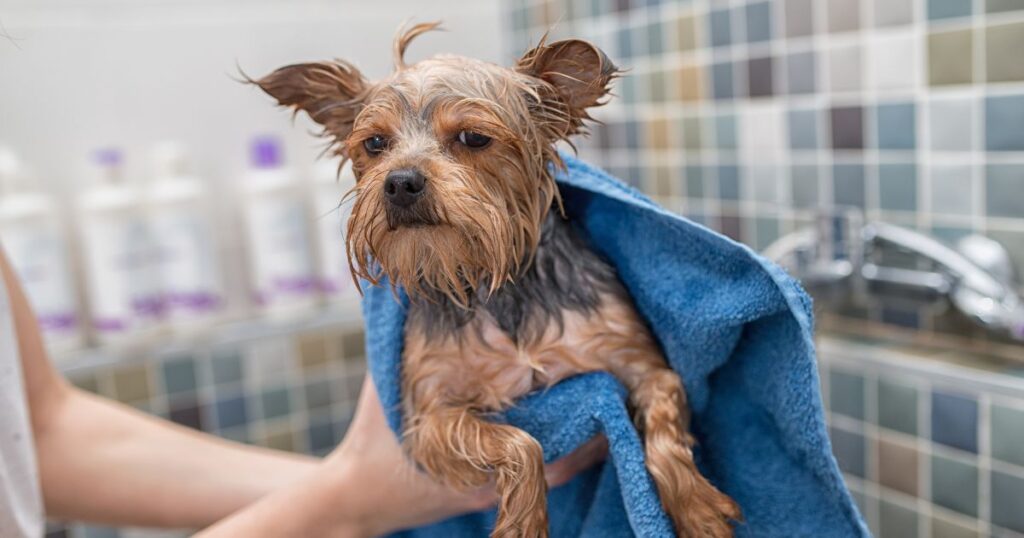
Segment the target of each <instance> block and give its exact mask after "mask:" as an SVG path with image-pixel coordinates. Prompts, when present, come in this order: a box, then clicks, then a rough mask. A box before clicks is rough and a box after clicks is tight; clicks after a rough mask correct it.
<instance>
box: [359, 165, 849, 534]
mask: <svg viewBox="0 0 1024 538" xmlns="http://www.w3.org/2000/svg"><path fill="white" fill-rule="evenodd" d="M563 158H564V160H565V163H566V169H565V170H564V171H560V172H559V173H558V174H557V178H556V179H557V181H558V185H559V187H560V189H561V192H562V198H563V200H564V204H565V210H566V212H567V214H568V215H569V218H570V219H571V220H572V221H573V222H574V223H575V225H576V226H577V227H578V229H579V230H580V231H581V233H583V234H584V235H585V236H586V237H587V238H588V239H589V241H590V244H591V245H592V248H594V249H595V250H597V251H598V252H599V253H600V254H601V255H603V256H604V257H605V258H607V259H608V260H609V261H610V262H611V263H612V264H613V265H615V267H616V268H617V269H618V272H619V277H620V279H621V280H622V282H623V283H624V284H625V286H626V288H627V289H628V290H629V292H630V294H631V295H632V297H633V300H634V302H635V304H636V306H637V309H638V310H639V312H640V314H641V315H642V316H643V317H644V318H645V319H646V320H647V322H648V323H649V324H650V327H651V330H652V331H653V333H654V335H655V337H656V338H657V339H658V341H659V343H660V344H661V347H662V349H663V350H664V352H665V355H666V357H667V358H668V360H669V363H670V364H671V366H672V368H674V369H675V370H676V371H677V372H679V374H680V375H681V376H682V378H683V381H684V383H685V385H686V391H687V396H688V398H689V404H690V407H691V410H692V412H693V423H692V430H693V433H694V434H695V436H696V437H697V440H698V443H699V445H698V446H697V448H696V451H695V457H696V459H697V463H698V465H699V467H700V469H701V471H702V472H703V473H704V474H705V476H707V477H708V479H709V480H711V482H712V483H714V484H715V485H716V486H717V487H718V488H719V489H721V490H722V491H724V492H725V493H727V494H729V495H730V496H731V497H732V498H733V499H735V500H736V502H738V503H739V505H740V507H741V509H742V510H743V516H744V522H743V523H741V524H739V525H738V526H737V528H736V531H737V532H736V534H737V536H758V537H761V536H766V537H768V536H771V537H774V536H778V537H797V536H815V537H819V536H829V537H842V536H868V535H869V533H868V531H867V528H866V526H865V525H864V522H863V520H862V518H861V516H860V514H859V513H858V511H857V508H856V506H855V505H854V503H853V501H852V499H851V497H850V495H849V493H848V491H847V490H846V487H845V485H844V484H843V479H842V476H841V474H840V472H839V468H838V466H837V465H836V462H835V459H834V458H833V456H832V452H831V448H830V444H829V439H828V436H827V433H826V427H825V422H824V416H823V412H822V407H821V395H820V393H819V389H818V386H819V385H818V372H817V368H816V364H815V355H814V344H813V341H812V324H813V320H812V315H811V305H810V300H809V298H808V297H807V295H806V294H805V293H804V292H803V290H802V289H801V288H800V286H799V285H798V284H797V283H796V282H795V281H794V280H793V279H791V278H790V277H789V276H788V275H786V274H785V273H784V272H783V271H782V270H781V269H779V268H778V267H776V266H775V265H773V264H771V263H770V262H768V261H767V260H765V259H763V258H761V257H759V256H758V255H757V254H755V253H753V252H752V251H751V250H750V249H749V248H747V247H745V246H743V245H741V244H738V243H735V242H733V241H731V240H730V239H728V238H725V237H723V236H721V235H718V234H716V233H714V232H712V231H710V230H708V229H706V228H703V227H701V226H699V225H696V224H694V223H692V222H690V221H688V220H686V219H683V218H680V217H678V216H676V215H673V214H671V213H668V212H666V211H664V210H663V209H661V208H659V207H658V206H656V205H655V204H653V203H652V202H651V201H650V200H648V199H647V198H646V197H644V196H643V195H642V194H640V193H639V192H637V191H635V190H633V189H632V188H630V187H628V186H626V185H625V184H623V183H622V182H620V181H618V180H616V179H614V178H612V177H610V176H608V175H607V174H605V173H604V172H602V171H600V170H597V169H595V168H593V167H591V166H589V165H587V164H585V163H583V162H582V161H580V160H578V159H576V158H574V157H572V156H569V155H563ZM407 301H408V299H407V298H406V297H405V296H404V294H402V293H400V294H399V300H397V301H396V300H395V295H394V294H393V293H392V292H391V290H390V289H389V288H388V286H387V284H386V283H383V284H382V285H380V286H375V287H369V288H367V289H366V293H365V297H364V299H363V313H364V317H365V320H366V344H367V348H366V349H367V357H368V360H369V366H370V371H371V374H372V376H373V380H374V383H375V384H376V386H377V389H378V391H379V394H380V397H381V401H382V403H383V405H384V408H385V412H386V413H387V416H388V421H389V423H390V425H391V426H392V428H394V429H395V431H396V432H397V431H399V430H400V426H401V420H402V417H401V411H400V405H399V402H400V394H399V391H400V368H401V350H402V329H403V324H404V320H405V306H406V305H407ZM625 402H626V391H625V389H624V387H623V386H622V385H621V384H620V383H619V382H618V381H617V380H615V379H614V378H613V377H612V376H610V375H608V374H604V373H592V374H586V375H581V376H577V377H574V378H570V379H567V380H565V381H563V382H561V383H558V384H557V385H555V386H554V387H552V388H550V389H548V390H545V391H541V392H538V393H534V394H531V395H528V396H527V397H525V398H523V399H522V400H521V401H519V402H518V403H517V405H516V406H515V407H514V408H512V409H509V410H508V411H507V412H505V413H504V414H503V416H501V417H498V419H499V420H504V421H507V422H508V423H510V424H513V425H516V426H518V427H521V428H523V429H524V430H526V431H527V432H529V433H530V434H531V435H533V436H534V437H535V438H536V439H537V440H538V441H540V443H541V445H542V446H543V447H544V456H545V458H546V459H547V460H548V461H551V460H554V459H557V458H559V457H561V456H564V455H566V454H568V453H569V452H571V451H572V450H573V449H575V448H576V447H578V446H579V445H580V444H582V443H583V442H585V441H586V440H588V439H589V438H591V437H592V436H594V435H596V434H598V433H604V434H605V435H606V436H607V437H608V440H609V447H610V450H609V458H608V461H607V462H606V463H604V464H603V465H601V466H598V467H596V468H594V469H592V470H590V471H588V472H585V473H583V474H581V475H580V476H578V477H576V478H575V479H574V480H573V481H571V482H570V483H568V484H566V485H564V486H562V487H560V488H557V489H555V490H552V491H551V492H550V493H549V496H548V506H549V511H550V520H551V535H552V536H554V537H559V538H562V537H571V536H587V537H591V536H593V537H605V536H607V537H619V536H630V535H635V536H642V537H648V536H652V537H654V536H672V526H671V523H670V520H669V519H668V516H667V515H666V514H665V513H664V511H663V510H662V508H661V505H660V502H659V500H658V496H657V492H656V490H655V487H654V483H653V481H652V480H651V479H650V476H649V475H648V474H647V472H646V468H645V467H644V461H643V449H642V445H641V440H640V438H639V436H638V434H637V432H636V430H635V429H634V427H633V424H632V421H631V420H630V417H629V414H628V412H627V410H626V403H625ZM493 521H494V513H493V511H489V512H481V513H478V514H470V515H466V516H461V517H457V518H453V519H450V520H447V521H444V522H441V523H438V524H435V525H430V526H427V527H423V528H419V529H412V530H408V531H404V532H402V533H399V534H397V536H417V537H420V536H423V537H430V536H444V537H460V536H467V537H468V536H474V537H475V536H482V535H486V534H487V532H488V531H489V530H490V528H491V526H492V524H493Z"/></svg>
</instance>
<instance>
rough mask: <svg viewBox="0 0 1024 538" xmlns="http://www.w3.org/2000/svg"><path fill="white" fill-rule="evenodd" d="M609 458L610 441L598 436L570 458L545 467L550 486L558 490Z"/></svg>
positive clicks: (575, 451)
mask: <svg viewBox="0 0 1024 538" xmlns="http://www.w3.org/2000/svg"><path fill="white" fill-rule="evenodd" d="M607 456H608V439H607V438H605V436H604V435H598V436H596V437H594V438H593V439H591V440H589V441H587V442H586V443H583V444H582V445H580V447H579V448H577V449H576V450H574V451H573V452H572V453H571V454H569V455H568V456H566V457H564V458H562V459H560V460H557V461H555V462H552V463H550V464H548V465H547V466H545V467H544V478H545V479H546V480H547V483H548V486H549V487H552V488H556V487H558V486H561V485H562V484H565V483H567V482H569V481H570V480H572V479H573V478H574V477H575V476H576V475H577V474H579V473H580V472H582V471H584V470H586V469H588V468H589V467H591V466H593V465H595V464H597V463H600V462H602V461H604V460H605V458H606V457H607Z"/></svg>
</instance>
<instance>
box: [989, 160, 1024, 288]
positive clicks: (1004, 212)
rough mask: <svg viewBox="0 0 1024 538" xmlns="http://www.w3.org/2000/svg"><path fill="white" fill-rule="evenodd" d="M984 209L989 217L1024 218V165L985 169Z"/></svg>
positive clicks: (997, 166) (1000, 165) (993, 165)
mask: <svg viewBox="0 0 1024 538" xmlns="http://www.w3.org/2000/svg"><path fill="white" fill-rule="evenodd" d="M985 209H986V212H987V213H988V215H989V216H1005V217H1011V218H1024V164H990V165H988V166H987V167H986V168H985ZM1022 271H1024V268H1022Z"/></svg>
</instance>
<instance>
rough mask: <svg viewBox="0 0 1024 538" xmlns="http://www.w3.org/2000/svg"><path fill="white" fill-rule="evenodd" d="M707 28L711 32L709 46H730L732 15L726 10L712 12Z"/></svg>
mask: <svg viewBox="0 0 1024 538" xmlns="http://www.w3.org/2000/svg"><path fill="white" fill-rule="evenodd" d="M709 17H710V21H709V24H708V28H709V29H710V31H711V46H712V47H722V46H726V45H731V44H732V14H731V13H730V12H729V10H728V9H719V10H717V11H712V12H711V14H710V15H709Z"/></svg>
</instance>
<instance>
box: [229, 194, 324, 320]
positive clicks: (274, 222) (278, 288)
mask: <svg viewBox="0 0 1024 538" xmlns="http://www.w3.org/2000/svg"><path fill="white" fill-rule="evenodd" d="M246 213H247V218H246V221H247V222H246V227H247V231H248V237H249V248H250V254H251V257H252V263H251V268H252V274H253V289H254V295H255V299H256V302H257V303H259V304H260V305H271V304H275V303H281V302H288V301H290V300H295V299H299V298H308V297H310V296H311V295H313V294H314V293H315V291H316V285H315V283H316V281H315V279H314V276H313V267H312V257H311V253H310V248H309V238H308V235H307V228H306V210H305V207H304V205H303V203H302V200H301V198H299V197H297V196H294V195H291V194H278V195H268V196H262V197H258V198H254V199H253V200H251V201H250V203H249V205H248V208H247V211H246Z"/></svg>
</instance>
